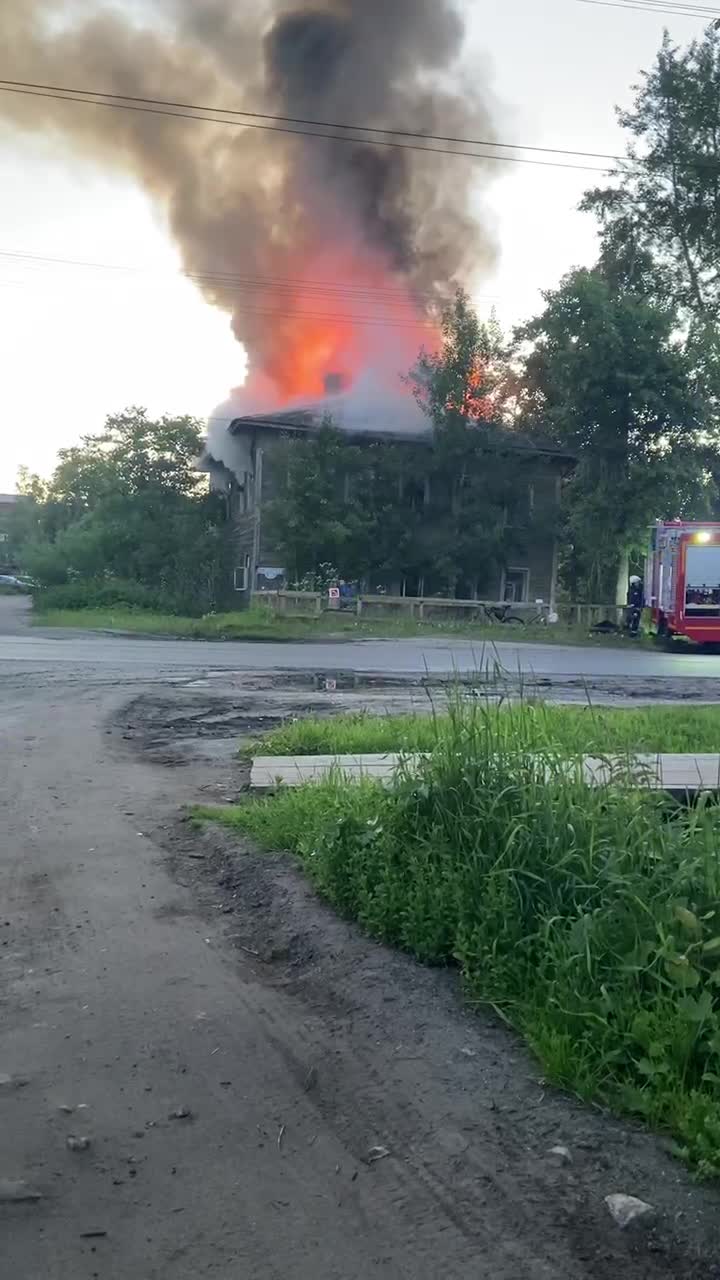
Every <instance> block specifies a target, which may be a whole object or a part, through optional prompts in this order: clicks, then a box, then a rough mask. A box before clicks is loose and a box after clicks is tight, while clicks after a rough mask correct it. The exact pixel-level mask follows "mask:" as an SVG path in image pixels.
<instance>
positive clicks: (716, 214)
mask: <svg viewBox="0 0 720 1280" xmlns="http://www.w3.org/2000/svg"><path fill="white" fill-rule="evenodd" d="M618 118H619V121H620V124H621V125H622V127H623V128H624V129H625V130H626V132H627V134H628V135H629V143H628V158H627V161H626V162H625V163H623V164H622V165H621V166H620V167H619V169H618V171H617V173H616V174H615V175H614V177H613V182H612V185H610V186H606V187H598V188H596V189H594V190H592V191H589V192H588V193H587V195H586V196H585V199H584V201H583V206H582V207H583V208H585V209H588V210H591V211H592V212H594V213H595V214H596V215H597V216H598V218H599V220H600V223H601V230H602V254H603V264H604V266H605V267H606V269H607V267H608V265H609V264H616V263H618V262H622V263H624V269H625V271H626V275H628V276H630V277H632V278H631V280H630V283H632V285H633V287H634V288H639V289H640V290H641V291H642V292H644V293H646V294H648V295H649V296H652V297H654V298H655V299H656V300H668V299H670V300H672V304H673V306H674V307H675V308H676V309H677V315H678V320H679V322H680V323H681V324H682V325H683V329H684V333H685V335H686V336H687V340H688V353H689V355H690V356H691V358H692V367H693V370H694V374H695V376H696V378H697V381H698V385H699V386H700V387H701V389H703V391H704V394H705V397H706V400H711V401H712V402H713V405H715V404H716V402H717V400H718V398H720V334H719V331H718V317H719V316H720V260H719V257H718V249H719V247H720V30H718V28H717V24H716V23H712V24H711V25H710V26H709V27H708V29H707V31H706V32H705V34H704V36H702V38H700V39H698V40H693V41H692V43H691V44H689V45H688V46H687V47H686V48H684V49H683V48H679V47H677V46H676V45H674V44H673V43H672V41H671V40H670V37H669V35H668V34H667V33H666V34H665V38H664V40H663V44H662V47H661V49H660V50H659V52H658V54H657V57H656V59H655V62H654V64H653V66H652V67H651V69H650V70H649V71H648V72H645V73H644V74H643V76H642V78H641V81H640V83H639V85H638V86H637V87H636V91H635V100H634V102H633V105H632V106H631V107H630V108H629V109H628V110H621V111H618Z"/></svg>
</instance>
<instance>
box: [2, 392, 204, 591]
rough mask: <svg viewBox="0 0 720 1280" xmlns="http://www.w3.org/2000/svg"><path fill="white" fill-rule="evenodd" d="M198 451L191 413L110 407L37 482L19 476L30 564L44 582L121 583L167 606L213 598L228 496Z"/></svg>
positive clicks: (110, 588)
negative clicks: (92, 432)
mask: <svg viewBox="0 0 720 1280" xmlns="http://www.w3.org/2000/svg"><path fill="white" fill-rule="evenodd" d="M201 452H202V432H201V427H200V424H199V423H198V422H196V421H194V420H193V419H191V418H169V417H163V418H160V419H158V420H152V419H150V418H149V417H148V415H147V413H146V411H145V410H144V409H129V410H127V411H126V412H125V413H122V414H119V415H115V416H112V417H109V418H108V420H107V423H106V426H105V429H104V431H103V432H102V433H101V434H100V435H98V436H86V437H84V438H83V440H82V442H81V444H80V445H78V446H77V447H75V448H72V449H65V450H62V451H61V453H60V457H59V462H58V465H57V467H56V470H55V472H54V474H53V476H52V478H51V480H50V481H49V483H48V485H47V486H46V488H45V489H44V490H42V489H39V488H38V485H37V482H36V481H35V480H34V479H33V478H31V477H26V478H25V481H24V483H25V485H26V487H27V488H28V489H29V490H30V495H29V497H30V501H31V502H32V507H33V511H34V528H33V529H32V530H31V531H30V532H29V535H28V537H27V540H26V545H25V549H24V555H23V558H24V561H25V563H26V565H27V567H28V569H29V571H30V572H31V573H33V575H34V576H36V577H37V578H38V579H39V580H40V581H41V582H42V583H44V584H46V585H61V584H63V583H68V582H76V583H77V582H78V580H79V581H80V582H84V583H86V584H89V583H91V584H95V587H98V585H99V584H101V585H102V588H103V592H104V598H107V597H108V595H109V594H111V593H112V591H113V590H115V591H117V590H119V589H120V588H119V584H125V585H123V588H122V589H123V590H124V591H129V595H130V596H131V597H132V599H138V600H139V599H147V600H148V601H150V600H151V599H152V600H154V601H155V602H156V603H158V604H160V605H161V606H162V607H165V608H170V609H177V610H179V611H186V612H198V611H203V610H206V609H210V608H213V607H214V606H215V604H216V603H217V601H218V600H219V598H220V597H221V595H222V591H223V582H224V580H225V579H226V577H227V572H228V566H227V564H226V560H227V556H228V554H229V549H228V545H227V544H228V542H229V539H227V537H226V534H225V530H224V528H223V526H224V523H225V519H226V511H225V504H224V502H223V500H222V499H221V498H219V497H218V496H216V495H211V494H209V493H208V492H207V481H206V479H205V477H204V476H202V475H201V474H200V473H199V472H198V471H197V468H196V461H197V459H198V458H199V457H200V454H201ZM130 587H134V588H136V590H130V589H129V588H130ZM143 593H145V594H144V595H143Z"/></svg>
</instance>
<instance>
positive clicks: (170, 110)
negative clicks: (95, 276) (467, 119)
mask: <svg viewBox="0 0 720 1280" xmlns="http://www.w3.org/2000/svg"><path fill="white" fill-rule="evenodd" d="M665 2H666V0H648V2H647V3H646V0H576V3H580V4H592V5H599V6H601V7H606V8H634V9H641V8H642V9H643V11H648V12H650V11H654V9H653V10H651V5H652V6H655V5H658V4H664V3H665ZM670 4H671V0H667V5H668V6H670ZM659 11H660V10H658V12H659ZM667 11H668V12H669V11H670V9H669V7H668V9H667ZM673 11H674V9H673ZM703 13H704V14H710V15H712V14H713V13H717V14H718V15H720V9H715V10H710V9H708V10H703ZM25 85H27V87H21V86H25ZM0 92H2V93H14V94H21V95H24V96H28V97H37V98H44V99H49V100H51V101H55V100H57V101H58V102H75V103H79V104H81V105H85V106H96V107H108V108H111V109H113V110H119V111H136V112H140V113H147V114H149V115H158V116H166V117H171V116H172V117H177V118H178V119H181V120H200V121H204V122H206V123H209V124H225V125H232V126H234V127H236V128H248V129H261V130H264V131H268V132H270V133H283V134H300V136H302V137H311V138H324V139H326V140H330V141H332V142H345V143H350V144H351V145H358V144H359V145H362V146H375V147H390V148H393V149H395V150H398V151H421V152H424V153H426V154H430V155H450V156H465V157H468V158H470V159H473V160H493V161H496V162H499V163H503V162H505V163H507V164H529V165H533V166H540V167H545V168H556V169H573V170H579V171H582V172H586V173H601V174H610V173H613V169H612V168H610V167H607V168H603V167H601V166H598V165H585V164H576V163H569V162H565V161H558V160H533V159H529V158H527V157H523V156H508V155H497V154H491V153H490V152H480V151H460V150H454V149H449V148H446V147H437V146H431V147H426V146H419V145H417V144H415V143H412V142H408V143H402V142H395V141H393V140H391V139H388V138H382V139H381V138H356V137H354V136H352V135H349V134H347V133H346V134H334V133H318V132H316V131H313V130H308V129H304V128H301V127H298V128H287V127H285V126H284V125H280V124H259V123H257V120H258V118H262V119H265V120H286V121H293V119H294V118H293V117H289V116H271V115H267V116H262V117H261V116H260V113H257V112H256V113H249V112H248V113H246V112H242V111H234V110H232V109H230V108H228V109H225V108H221V107H203V106H197V107H196V106H193V105H192V104H186V103H173V102H171V101H169V100H165V99H163V98H132V97H129V96H125V95H123V94H111V93H105V92H104V91H100V90H94V89H93V90H90V89H64V88H62V86H57V87H55V86H47V87H46V88H45V87H43V86H38V87H35V85H34V84H33V82H31V81H27V82H24V81H15V80H3V79H0ZM101 92H102V97H103V98H104V99H106V100H104V101H100V100H99V95H100V94H101ZM69 95H73V96H69ZM151 104H152V105H151ZM176 107H178V108H183V109H182V110H176V109H175V108H176ZM185 108H187V110H185ZM206 111H214V112H222V113H223V114H224V115H232V116H233V117H234V118H233V119H231V120H227V119H223V118H221V117H219V116H217V115H216V116H208V115H205V114H202V113H204V112H206ZM246 115H250V116H253V118H252V119H250V120H247V119H243V118H240V117H245V116H246ZM297 123H298V125H301V124H302V121H301V120H299V119H298V121H297ZM311 123H312V122H311ZM322 127H323V128H328V129H331V128H337V129H345V130H355V131H360V130H363V131H365V132H376V133H393V134H396V135H397V136H399V137H408V138H424V139H425V140H426V141H434V140H437V141H438V142H443V141H449V142H458V143H460V144H465V145H471V146H492V147H496V148H504V149H509V148H514V149H517V150H522V151H534V152H542V153H543V154H547V155H562V156H571V155H574V156H580V157H582V158H583V159H588V160H593V159H596V160H603V159H604V160H611V161H613V162H614V164H616V165H617V164H624V165H626V166H628V165H630V166H632V165H633V164H635V165H637V164H638V160H637V159H633V158H629V157H627V156H620V155H616V154H613V153H612V152H603V151H583V150H569V149H564V148H560V147H538V146H535V145H533V144H530V143H528V144H521V143H506V142H483V141H480V140H477V141H474V140H473V139H468V138H452V137H449V136H445V135H441V134H424V133H407V132H404V131H402V130H396V129H390V128H388V129H382V130H381V129H375V128H372V129H371V128H370V127H367V128H366V126H364V125H356V124H339V123H338V124H333V123H330V122H328V123H325V122H322ZM691 163H692V164H693V165H698V166H708V165H717V163H718V161H717V159H716V158H715V157H712V156H696V157H694V158H693V159H692V161H691Z"/></svg>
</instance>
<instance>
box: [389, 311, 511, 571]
mask: <svg viewBox="0 0 720 1280" xmlns="http://www.w3.org/2000/svg"><path fill="white" fill-rule="evenodd" d="M408 382H409V385H410V387H411V389H412V390H413V393H414V395H415V398H416V400H417V402H418V404H419V405H420V407H421V409H422V410H423V412H424V413H425V414H426V415H427V417H428V418H429V419H430V421H431V423H432V427H433V442H432V456H431V462H430V468H429V486H430V503H429V507H428V512H427V514H428V522H427V527H426V530H425V531H424V534H425V536H424V538H422V537H421V540H420V544H419V550H420V551H421V552H423V553H424V555H423V560H424V562H425V564H426V565H427V566H428V568H430V566H434V567H435V569H436V571H437V570H439V571H440V572H442V573H443V575H444V576H445V578H446V580H447V586H448V590H449V591H450V593H451V594H455V593H456V592H457V591H458V590H462V591H463V592H468V591H472V592H473V593H475V592H477V591H478V589H479V590H480V591H481V592H482V590H483V588H484V587H485V586H486V584H488V583H489V582H490V581H491V580H492V579H493V578H494V577H496V574H497V570H498V569H499V567H500V566H501V565H502V564H503V563H504V562H505V563H506V562H507V559H508V556H509V555H510V554H511V552H512V549H513V544H514V542H515V532H516V531H517V530H518V517H519V514H520V513H521V512H522V517H523V518H526V517H527V503H526V501H525V496H526V494H527V491H528V485H527V480H524V477H523V474H522V473H523V462H522V461H521V459H520V456H519V455H518V453H517V452H516V451H515V450H514V449H513V444H514V441H513V436H512V432H511V430H509V429H508V427H507V425H506V424H505V423H504V422H503V419H504V417H505V400H506V396H507V393H508V388H509V385H510V363H509V352H508V349H507V346H506V344H505V342H504V339H503V335H502V333H501V331H500V328H499V326H498V325H497V323H496V321H495V320H494V318H493V319H491V321H490V322H489V323H488V324H483V323H482V322H481V321H480V320H479V318H478V316H477V313H476V312H475V310H474V309H473V307H472V306H471V304H470V301H469V298H468V296H467V294H466V293H465V292H464V291H463V290H462V289H460V290H458V292H457V293H456V295H455V299H454V301H453V303H452V304H451V305H450V306H449V307H448V308H447V310H446V311H445V313H444V316H443V321H442V343H441V345H440V348H439V350H438V351H436V352H433V353H427V352H421V355H420V358H419V360H418V363H417V365H416V367H415V368H414V369H413V370H412V372H411V373H410V375H409V378H408ZM523 509H524V510H523Z"/></svg>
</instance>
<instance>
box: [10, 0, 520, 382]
mask: <svg viewBox="0 0 720 1280" xmlns="http://www.w3.org/2000/svg"><path fill="white" fill-rule="evenodd" d="M458 2H459V0H458ZM98 10H99V11H98ZM143 23H144V24H145V25H143ZM463 36H464V31H463V23H462V20H461V17H460V15H459V12H458V5H457V3H456V0H314V2H313V3H308V4H305V5H303V4H300V3H298V0H295V2H294V3H292V2H291V0H156V4H155V6H154V7H153V9H152V10H150V9H149V8H148V7H145V8H143V7H141V6H138V7H137V8H133V6H132V5H131V4H128V3H127V0H126V3H125V4H124V6H123V8H122V12H121V11H120V9H119V7H115V8H114V7H112V5H111V4H109V3H108V5H107V6H106V7H104V6H103V5H102V4H100V5H98V3H97V0H95V2H94V3H93V0H64V2H63V0H2V2H1V4H0V37H1V38H2V40H1V46H0V47H2V50H3V52H2V56H1V57H0V65H1V66H2V68H3V70H2V71H1V72H0V74H4V75H6V76H11V77H12V78H13V79H17V80H20V79H23V80H29V81H36V82H45V83H48V84H59V85H68V86H71V87H77V88H86V89H95V90H98V91H102V90H106V91H109V92H113V93H119V94H132V95H137V96H143V97H151V98H165V99H171V100H177V101H184V102H193V103H199V104H202V105H205V106H214V107H218V108H222V107H226V108H228V107H229V108H235V109H239V108H246V109H247V110H253V111H259V112H268V113H273V114H276V115H284V116H293V117H304V118H306V119H311V120H319V121H323V120H329V121H339V122H346V123H360V124H366V125H369V126H375V127H383V126H394V127H396V128H399V129H403V128H404V129H407V130H413V131H416V132H430V133H442V134H445V135H457V136H462V135H466V136H467V135H468V134H469V135H470V136H474V137H492V136H493V127H492V123H491V121H490V119H489V111H488V108H487V106H486V105H485V96H484V93H483V88H482V86H478V85H477V84H476V83H469V82H468V81H467V79H466V78H463V76H462V74H461V72H459V71H458V69H457V60H458V57H459V54H460V51H461V46H462V42H463ZM3 117H4V118H5V120H6V121H9V122H10V124H11V125H12V126H20V127H22V128H26V129H36V130H43V131H48V130H50V129H52V130H56V131H58V133H61V134H62V135H63V138H64V140H65V141H68V140H69V141H70V142H71V143H72V144H73V145H74V146H76V147H77V148H78V149H80V150H83V151H85V152H86V153H90V154H91V155H93V156H95V157H97V159H98V160H99V161H100V162H101V163H102V164H103V165H105V166H108V165H113V166H116V167H118V168H124V169H126V170H127V171H130V172H132V173H133V174H135V175H136V176H137V178H138V179H139V180H140V182H141V183H142V184H143V186H144V187H145V189H146V190H147V191H148V192H149V193H150V194H151V195H152V196H153V198H154V199H155V200H156V202H157V203H158V204H159V205H160V206H161V207H162V208H163V209H164V210H165V212H166V215H167V219H168V223H169V227H170V230H171V232H172V234H173V236H174V237H175V239H176V241H177V243H178V245H179V246H180V250H181V253H182V258H183V262H184V265H185V268H186V270H187V271H188V272H191V273H201V277H202V278H201V279H200V280H199V281H198V283H199V286H200V287H201V288H202V291H203V293H204V295H205V296H206V297H207V298H208V299H209V300H210V301H211V302H212V303H214V304H216V305H217V306H219V307H222V308H224V309H225V310H227V311H228V312H230V313H231V314H232V316H233V329H234V331H235V333H236V335H237V337H238V338H239V339H241V340H242V342H243V343H244V345H245V346H246V347H247V348H248V350H249V352H250V358H251V362H253V363H254V365H255V366H256V367H259V368H260V369H262V370H264V372H265V373H266V374H267V376H268V378H269V379H270V381H271V382H273V381H275V380H276V379H277V377H278V376H279V371H278V362H279V361H281V360H282V350H283V345H284V338H285V337H287V336H288V335H289V333H290V330H291V329H292V326H293V323H294V321H293V319H292V317H288V315H287V313H288V312H291V311H292V310H293V308H294V307H297V308H300V307H301V306H303V307H304V308H306V309H307V305H308V304H307V300H306V298H305V299H304V298H303V295H302V291H301V290H300V289H299V286H298V288H297V289H296V284H295V282H297V281H298V277H299V276H300V275H301V274H304V275H305V276H307V275H308V274H309V275H310V277H312V275H313V264H317V266H316V268H315V270H314V275H315V276H316V277H321V278H323V279H327V266H326V262H327V259H326V257H325V249H326V248H327V246H328V245H331V244H334V243H340V244H343V245H347V244H351V245H352V246H353V248H354V250H357V251H358V252H361V253H365V252H367V253H368V254H369V255H371V256H372V255H375V259H376V260H377V261H378V262H382V264H383V265H384V268H385V269H386V272H387V277H386V279H387V281H388V282H389V286H392V285H393V283H394V282H395V283H397V282H401V283H402V285H403V287H404V286H405V285H406V286H407V288H408V291H409V295H410V297H411V298H413V299H416V300H417V305H418V306H423V307H425V306H427V304H428V300H432V299H433V298H437V299H438V300H441V299H442V298H443V297H444V296H446V294H447V291H448V288H449V287H452V282H453V281H455V280H459V279H465V278H467V275H468V272H472V271H476V270H477V269H478V267H482V266H483V265H486V264H487V263H488V262H489V261H490V260H492V258H493V255H494V245H493V241H492V237H491V235H489V233H488V231H487V229H486V228H484V227H483V226H482V225H480V224H479V223H478V221H477V219H476V217H475V216H473V215H472V214H471V211H470V205H471V200H470V197H471V190H472V188H473V187H474V186H475V184H476V183H477V180H478V177H479V176H482V175H483V173H484V175H485V178H486V179H487V180H489V175H490V174H491V173H494V172H495V171H496V169H497V166H491V165H487V164H485V165H484V164H483V162H482V161H473V160H468V159H453V158H452V157H449V156H443V155H437V156H428V155H424V154H422V153H421V152H416V151H407V152H401V151H398V150H394V149H387V150H385V149H383V148H381V147H377V146H370V145H367V144H365V143H363V142H362V141H357V142H354V143H347V142H345V143H340V142H332V141H327V142H326V141H323V140H320V139H317V138H310V137H302V136H299V137H290V136H288V135H286V134H283V133H268V132H264V131H262V130H259V129H250V128H247V129H246V128H229V127H226V126H222V125H217V124H209V123H192V122H190V121H187V120H181V121H178V120H170V119H166V118H164V117H163V116H155V115H145V114H141V113H137V112H132V111H129V112H125V111H114V110H108V109H106V108H103V107H93V106H79V105H75V104H71V103H63V102H57V101H45V100H43V99H40V98H33V97H20V96H17V97H15V96H14V95H12V94H2V95H0V122H1V121H2V118H3ZM229 273H232V276H233V277H234V278H233V279H229V278H228V274H229ZM345 278H346V277H341V276H340V275H338V285H339V286H342V284H343V281H344V279H345ZM260 280H262V281H263V282H264V285H263V287H262V290H260V288H259V285H258V282H259V281H260ZM338 297H339V299H340V300H339V301H338V302H334V303H330V304H328V302H327V299H325V301H324V303H321V306H320V309H321V310H322V309H327V308H328V307H330V309H332V310H335V309H340V310H342V309H347V305H348V304H347V301H345V302H343V301H342V297H343V295H342V294H339V295H338ZM316 306H317V303H316ZM262 313H267V314H262ZM283 314H284V317H285V318H282V316H283ZM334 372H335V371H334V370H333V369H329V370H328V373H331V374H332V373H334ZM341 372H342V371H338V374H340V373H341Z"/></svg>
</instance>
